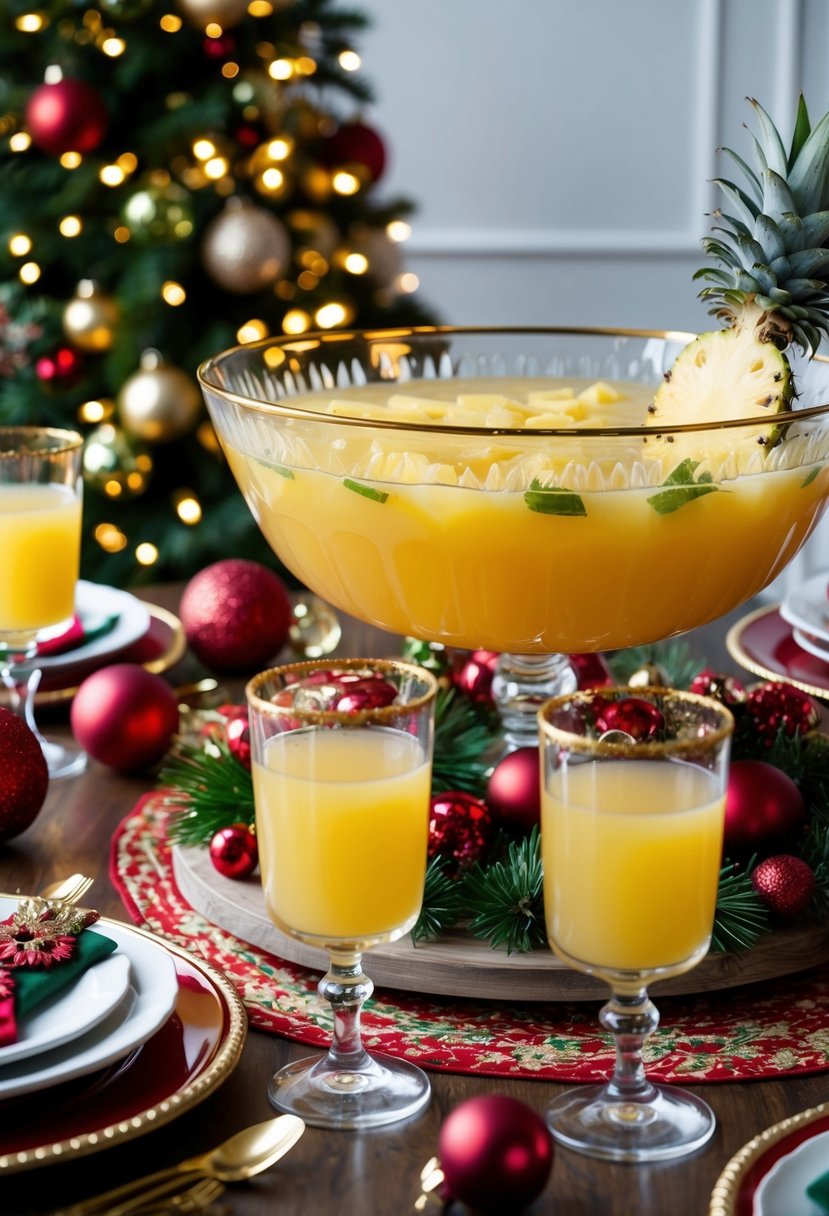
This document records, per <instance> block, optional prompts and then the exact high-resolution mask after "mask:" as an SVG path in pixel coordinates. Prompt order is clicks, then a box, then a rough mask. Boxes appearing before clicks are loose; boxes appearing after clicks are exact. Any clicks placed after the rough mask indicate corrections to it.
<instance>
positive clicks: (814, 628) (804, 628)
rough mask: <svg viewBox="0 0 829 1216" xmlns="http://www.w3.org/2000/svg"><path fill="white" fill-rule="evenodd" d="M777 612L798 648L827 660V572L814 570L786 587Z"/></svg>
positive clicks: (828, 618) (828, 647) (828, 583)
mask: <svg viewBox="0 0 829 1216" xmlns="http://www.w3.org/2000/svg"><path fill="white" fill-rule="evenodd" d="M780 615H781V616H782V617H783V620H784V621H788V623H789V624H790V625H791V627H792V637H793V638H794V640H795V642H796V643H797V645H798V646H799V647H800V648H801V650H805V651H807V653H808V654H811V655H814V656H815V658H818V659H822V660H823V661H824V662H825V663H829V574H817V575H815V576H814V577H813V578H810V579H808V581H807V582H805V583H801V585H800V586H799V587H795V588H794V589H793V590H792V591H790V592H789V594H788V595H787V596H786V598H785V599H784V601H783V603H782V604H781V605H780Z"/></svg>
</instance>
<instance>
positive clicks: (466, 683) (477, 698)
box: [453, 650, 498, 705]
mask: <svg viewBox="0 0 829 1216" xmlns="http://www.w3.org/2000/svg"><path fill="white" fill-rule="evenodd" d="M497 666H498V653H497V651H495V650H473V651H472V653H471V654H470V655H469V656H468V658H466V659H464V660H463V662H462V663H461V666H460V668H459V670H458V671H457V673H456V674H455V676H454V679H453V683H454V684H456V685H457V687H458V688H460V689H461V691H462V692H465V693H466V695H467V696H468V697H469V698H470V699H471V700H472V701H474V702H475V703H476V704H478V705H492V681H493V679H494V677H495V669H496V667H497Z"/></svg>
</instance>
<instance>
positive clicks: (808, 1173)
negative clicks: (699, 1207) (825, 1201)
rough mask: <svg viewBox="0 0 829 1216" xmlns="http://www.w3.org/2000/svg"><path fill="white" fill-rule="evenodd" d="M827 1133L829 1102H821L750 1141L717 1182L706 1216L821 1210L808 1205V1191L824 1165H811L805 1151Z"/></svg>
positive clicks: (787, 1214)
mask: <svg viewBox="0 0 829 1216" xmlns="http://www.w3.org/2000/svg"><path fill="white" fill-rule="evenodd" d="M827 1134H829V1102H823V1103H821V1105H820V1106H815V1107H812V1108H811V1109H810V1110H804V1111H801V1112H800V1113H799V1114H797V1115H792V1116H791V1117H790V1118H788V1119H783V1120H782V1121H781V1122H780V1123H775V1124H774V1126H773V1127H769V1128H767V1129H766V1130H765V1131H764V1132H761V1133H760V1134H759V1136H755V1137H754V1139H753V1140H749V1142H748V1144H746V1145H744V1146H743V1147H742V1148H741V1149H740V1151H739V1152H738V1153H735V1154H734V1156H733V1157H732V1158H731V1160H730V1161H729V1162H728V1164H727V1165H726V1167H725V1169H724V1170H723V1172H722V1173H721V1174H720V1176H719V1178H718V1179H717V1182H716V1184H715V1186H714V1190H713V1191H712V1193H711V1201H710V1204H709V1207H708V1216H794V1213H801V1212H809V1211H819V1210H820V1209H819V1208H817V1207H812V1206H811V1205H810V1204H809V1200H808V1198H807V1196H806V1187H807V1186H808V1185H809V1183H810V1182H813V1181H814V1180H815V1179H816V1178H817V1177H819V1176H820V1175H821V1174H822V1173H824V1172H825V1168H826V1165H825V1164H824V1166H823V1168H821V1165H820V1164H819V1163H818V1164H815V1163H814V1162H812V1163H811V1164H810V1163H809V1162H808V1160H807V1157H806V1156H805V1155H804V1150H806V1149H807V1146H810V1145H812V1144H813V1143H815V1142H816V1141H817V1140H818V1139H819V1138H821V1139H823V1138H825V1137H826V1135H827ZM818 1156H819V1157H822V1156H823V1153H822V1152H820V1153H819V1154H818ZM827 1164H829V1163H827ZM804 1166H805V1167H806V1169H805V1172H804Z"/></svg>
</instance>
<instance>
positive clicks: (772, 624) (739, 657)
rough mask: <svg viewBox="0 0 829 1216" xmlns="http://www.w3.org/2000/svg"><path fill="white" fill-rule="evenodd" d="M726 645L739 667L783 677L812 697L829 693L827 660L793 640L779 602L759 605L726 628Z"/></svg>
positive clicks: (765, 676) (766, 676)
mask: <svg viewBox="0 0 829 1216" xmlns="http://www.w3.org/2000/svg"><path fill="white" fill-rule="evenodd" d="M725 645H726V649H727V650H728V653H729V654H730V655H731V657H732V659H734V660H735V661H736V662H737V663H739V664H740V666H741V667H744V668H745V669H746V671H750V672H751V673H752V674H753V675H756V676H760V677H761V678H762V679H764V680H786V681H787V682H788V683H789V684H794V685H795V687H796V688H801V689H802V690H803V691H804V692H807V693H809V694H810V695H811V696H813V697H818V698H822V699H824V700H825V699H826V698H827V697H829V663H825V662H824V661H823V660H822V659H819V658H818V657H817V656H816V655H813V654H810V653H809V652H808V651H807V650H804V649H803V648H802V647H801V646H798V644H797V642H796V641H795V640H794V636H793V633H792V626H791V625H790V624H789V623H788V622H787V621H784V620H783V617H782V616H781V615H780V610H779V605H777V604H772V605H771V606H770V607H768V608H759V609H758V610H757V611H755V612H750V613H749V614H748V616H745V617H743V618H742V620H740V621H738V622H737V624H736V625H733V626H732V627H731V629H729V631H728V634H727V635H726V639H725Z"/></svg>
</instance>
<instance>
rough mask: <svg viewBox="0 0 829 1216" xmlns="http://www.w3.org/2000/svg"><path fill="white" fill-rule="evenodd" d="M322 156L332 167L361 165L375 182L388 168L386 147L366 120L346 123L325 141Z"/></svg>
mask: <svg viewBox="0 0 829 1216" xmlns="http://www.w3.org/2000/svg"><path fill="white" fill-rule="evenodd" d="M322 159H323V161H324V163H325V164H327V165H329V166H330V167H332V168H347V167H348V166H349V165H357V166H361V167H362V168H363V169H365V171H366V173H367V174H368V176H369V177H370V179H371V180H372V181H373V182H376V181H378V180H379V178H380V177H382V175H383V170H384V169H385V167H386V147H385V144H384V143H383V141H382V139H381V138H380V136H379V135H378V134H377V132H376V131H374V130H373V129H372V128H371V127H368V126H366V124H365V123H363V122H347V123H343V125H342V126H341V127H338V128H337V130H336V131H335V132H334V134H333V135H330V136H328V138H327V139H326V140H325V142H324V144H323V148H322Z"/></svg>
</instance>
